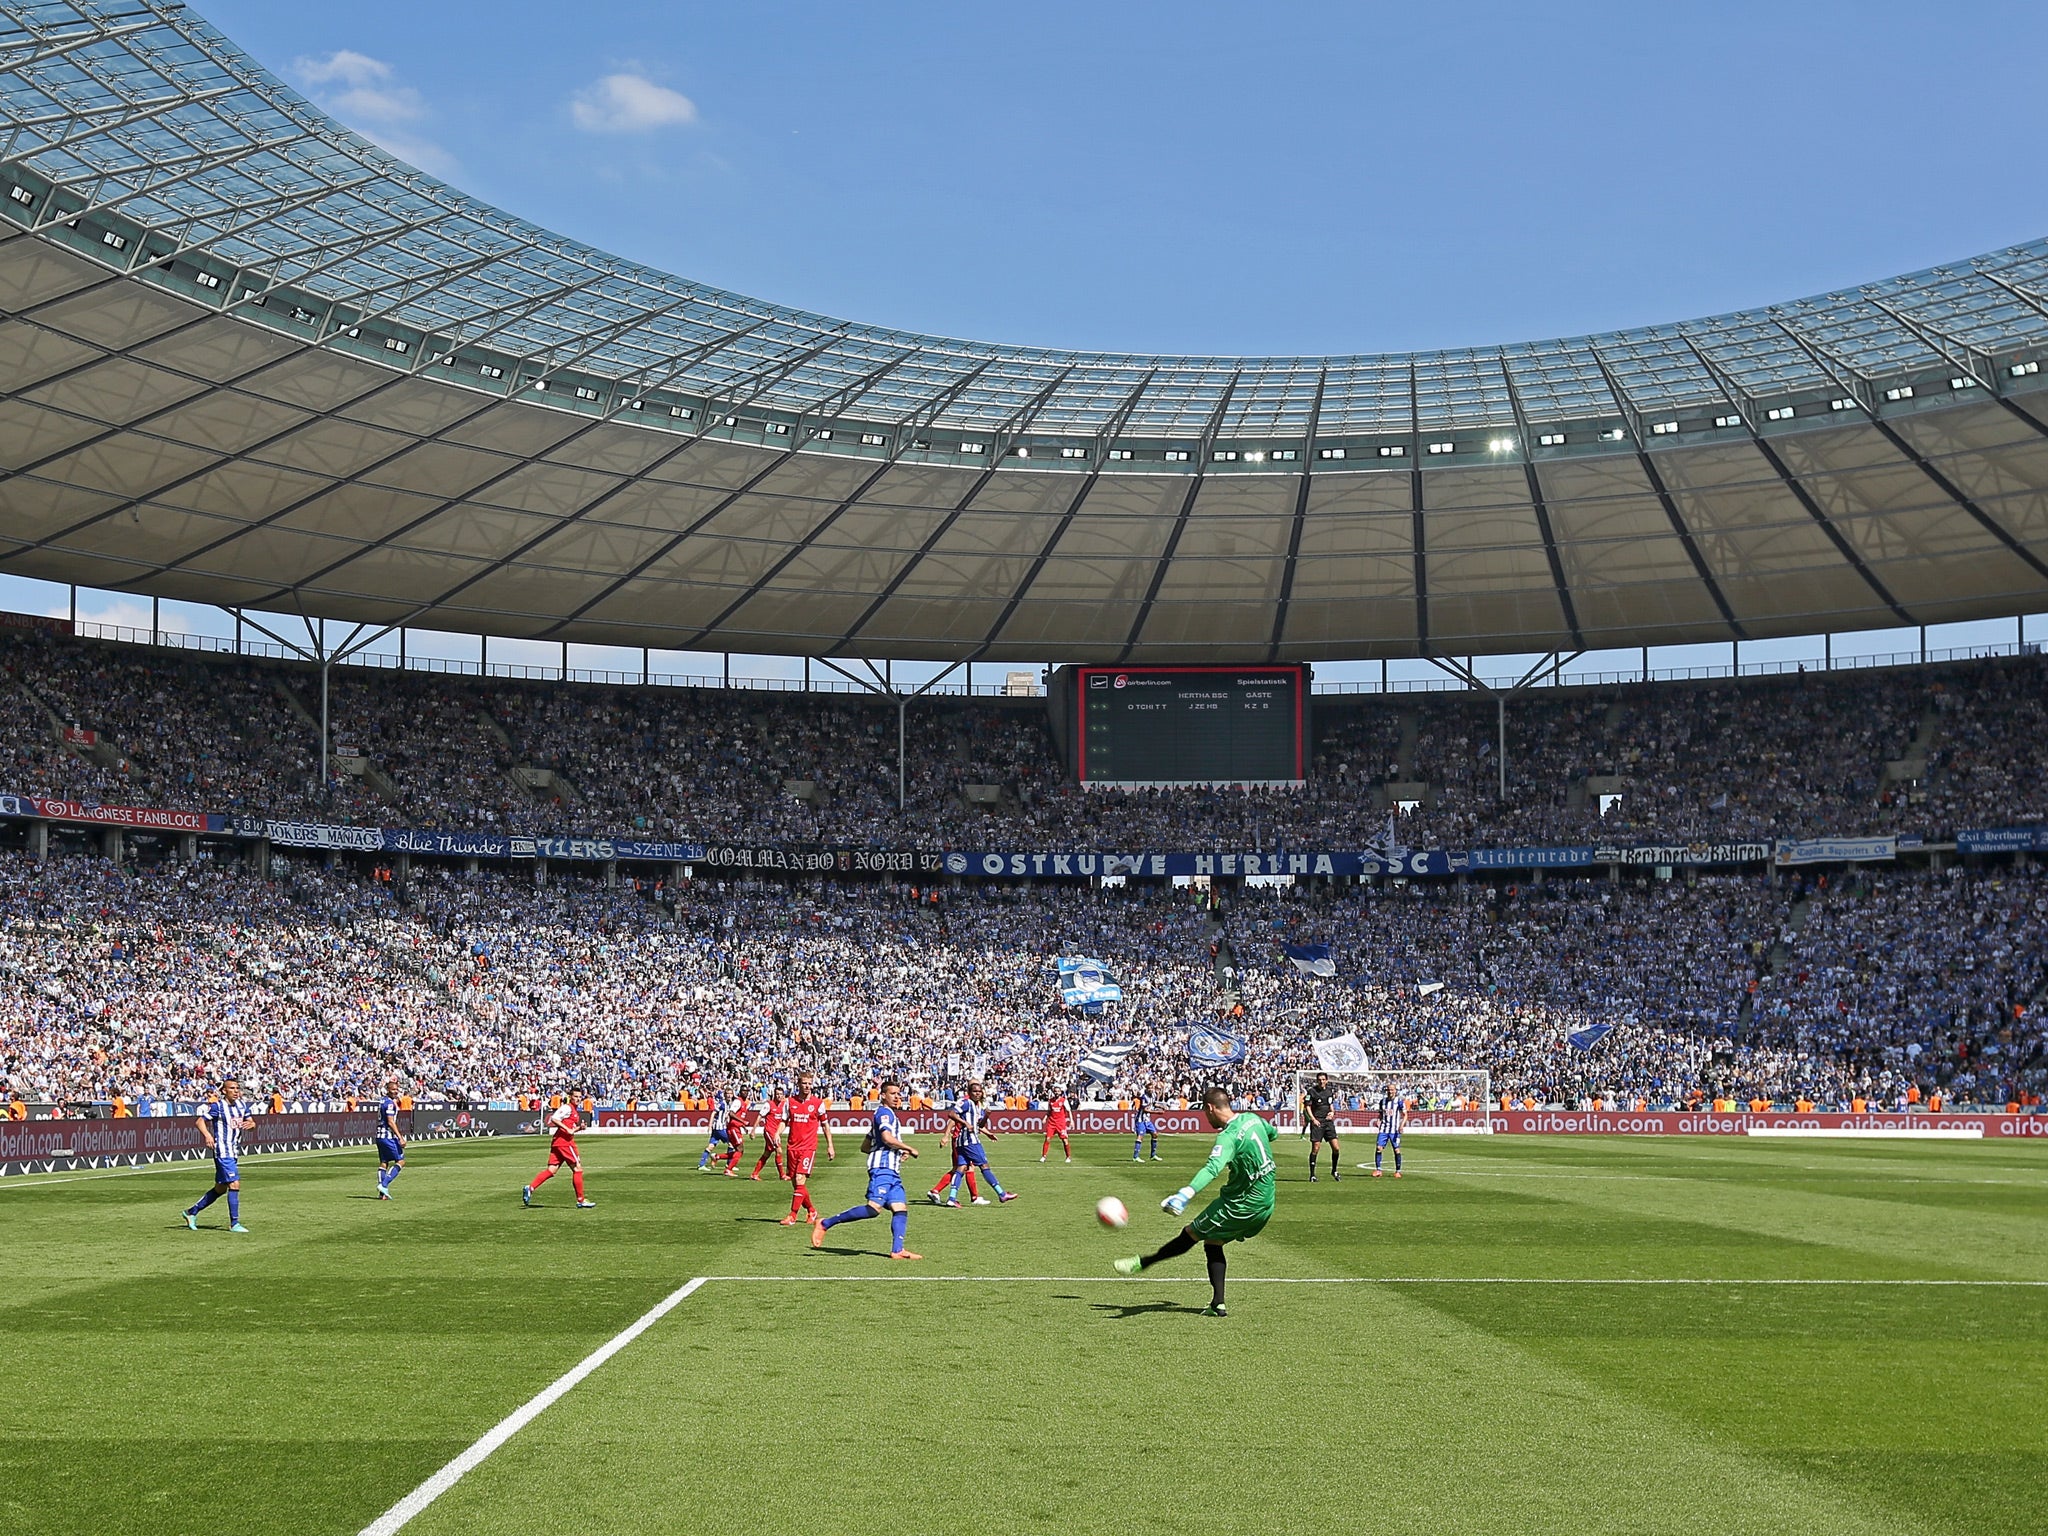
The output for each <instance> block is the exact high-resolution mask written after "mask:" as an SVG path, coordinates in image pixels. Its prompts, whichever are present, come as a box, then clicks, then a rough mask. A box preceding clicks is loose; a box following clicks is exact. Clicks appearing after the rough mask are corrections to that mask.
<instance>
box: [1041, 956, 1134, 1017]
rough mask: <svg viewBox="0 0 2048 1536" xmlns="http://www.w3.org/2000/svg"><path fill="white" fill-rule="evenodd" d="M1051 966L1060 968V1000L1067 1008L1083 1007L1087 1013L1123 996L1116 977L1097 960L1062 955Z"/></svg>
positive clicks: (1095, 1011) (1120, 1000) (1122, 998)
mask: <svg viewBox="0 0 2048 1536" xmlns="http://www.w3.org/2000/svg"><path fill="white" fill-rule="evenodd" d="M1053 966H1054V968H1055V969H1056V970H1058V972H1059V993H1060V1001H1061V1002H1063V1003H1065V1004H1066V1005H1067V1006H1068V1007H1069V1008H1085V1009H1087V1010H1088V1011H1089V1012H1090V1013H1100V1012H1101V1011H1102V1005H1103V1004H1104V1003H1120V1002H1122V1001H1123V1000H1124V989H1123V988H1122V987H1120V986H1118V985H1117V981H1116V977H1114V976H1112V975H1111V974H1110V971H1109V967H1108V966H1106V965H1104V964H1103V963H1102V962H1101V961H1100V960H1090V959H1088V958H1086V957H1084V956H1079V955H1061V956H1060V957H1059V958H1058V959H1057V960H1055V961H1053Z"/></svg>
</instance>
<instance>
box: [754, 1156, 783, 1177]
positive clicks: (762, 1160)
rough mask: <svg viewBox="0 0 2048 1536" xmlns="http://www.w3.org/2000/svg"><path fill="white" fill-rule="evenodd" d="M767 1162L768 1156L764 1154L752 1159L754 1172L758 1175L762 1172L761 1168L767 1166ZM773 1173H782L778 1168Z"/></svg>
mask: <svg viewBox="0 0 2048 1536" xmlns="http://www.w3.org/2000/svg"><path fill="white" fill-rule="evenodd" d="M767 1162H768V1154H767V1153H766V1152H763V1153H762V1154H761V1155H760V1156H759V1157H757V1158H755V1159H754V1172H756V1173H759V1172H760V1171H761V1170H762V1168H764V1167H765V1166H767ZM775 1171H776V1172H777V1173H780V1172H782V1169H781V1168H780V1167H779V1166H778V1167H777V1168H776V1170H775Z"/></svg>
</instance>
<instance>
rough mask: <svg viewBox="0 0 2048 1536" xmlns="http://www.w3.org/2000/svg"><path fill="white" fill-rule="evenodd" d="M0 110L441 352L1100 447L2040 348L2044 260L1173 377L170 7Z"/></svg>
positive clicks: (38, 146)
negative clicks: (339, 88)
mask: <svg viewBox="0 0 2048 1536" xmlns="http://www.w3.org/2000/svg"><path fill="white" fill-rule="evenodd" d="M0 116H4V118H5V122H6V128H7V131H6V139H5V142H4V146H0V164H8V165H12V166H14V167H17V168H18V169H19V170H20V171H22V172H26V173H28V174H30V175H32V176H34V177H35V178H37V179H39V180H40V181H42V182H45V183H48V184H51V185H55V186H59V187H62V188H65V189H66V190H67V191H68V192H70V193H72V194H74V195H75V196H77V197H80V198H83V199H84V200H85V203H86V205H87V207H88V208H90V209H92V210H96V211H101V212H104V213H106V214H108V215H110V216H118V217H120V218H122V219H125V220H129V221H132V222H133V223H135V224H137V225H140V226H142V227H144V228H147V229H149V230H151V231H153V232H155V234H156V235H157V236H159V237H162V238H165V239H168V240H169V241H172V242H174V247H173V248H174V249H175V250H177V251H185V252H195V253H196V252H204V253H206V254H207V255H208V256H210V257H211V258H213V259H216V260H218V261H221V262H224V263H226V264H228V265H230V266H232V267H236V268H240V269H242V270H243V271H244V272H245V273H247V274H250V277H251V280H254V281H259V282H261V283H263V284H265V285H273V284H274V285H278V286H282V287H285V288H288V289H291V290H292V291H294V292H296V293H301V294H304V295H307V296H309V297H312V298H314V299H317V300H319V301H322V302H324V303H328V304H332V305H336V306H341V307H342V308H344V309H346V310H347V311H348V312H350V313H351V314H352V315H358V316H364V317H375V318H378V319H381V320H385V321H388V322H390V323H391V324H393V325H395V326H399V327H405V328H410V329H412V330H416V331H418V332H420V333H422V334H423V335H426V336H431V337H433V338H435V339H436V343H437V346H440V347H466V348H478V349H489V350H490V351H492V352H494V353H502V354H505V355H508V356H510V357H513V358H517V359H520V360H522V361H523V363H524V364H525V365H527V366H530V367H532V368H533V369H535V370H538V371H542V372H546V371H552V370H576V371H579V372H582V373H586V374H591V375H597V376H602V377H606V378H611V379H615V380H617V381H618V382H619V384H620V385H621V386H622V387H624V388H626V389H628V390H644V389H655V388H665V389H673V390H677V391H681V392H685V393H694V394H699V395H704V396H711V397H716V398H718V399H720V400H735V401H737V400H744V401H747V402H749V403H752V404H755V405H757V406H758V407H760V408H762V409H767V410H772V411H782V412H788V413H793V414H797V415H804V414H811V415H822V414H837V415H852V416H858V417H861V418H870V417H871V418H873V419H875V420H876V421H881V422H890V423H895V422H917V423H920V424H922V425H926V426H936V427H941V428H953V429H959V430H962V431H968V432H990V433H993V432H999V431H1004V430H1012V431H1016V430H1024V429H1025V421H1026V418H1028V419H1029V422H1030V424H1031V425H1030V428H1029V429H1030V430H1033V431H1038V432H1044V433H1049V434H1056V435H1073V436H1077V437H1098V438H1099V437H1102V436H1104V435H1105V434H1110V433H1117V434H1121V435H1123V436H1125V437H1130V438H1138V439H1144V438H1160V437H1165V438H1199V437H1202V436H1203V435H1205V434H1209V433H1214V434H1216V435H1218V436H1219V437H1224V438H1236V437H1244V438H1256V437H1295V438H1300V437H1305V436H1306V435H1308V434H1309V433H1310V432H1311V431H1314V432H1316V433H1318V434H1322V435H1330V434H1337V435H1343V434H1386V433H1396V434H1409V433H1421V434H1427V433H1431V432H1442V433H1447V434H1448V433H1455V432H1459V431H1489V430H1495V429H1499V428H1502V427H1510V426H1513V425H1514V424H1515V422H1516V420H1517V416H1518V412H1519V417H1520V419H1521V420H1522V421H1523V422H1526V423H1528V424H1531V425H1537V426H1540V425H1542V424H1543V423H1545V422H1552V421H1565V420H1575V419H1576V420H1582V419H1584V418H1586V417H1588V416H1602V415H1610V414H1612V413H1614V412H1615V411H1616V410H1618V409H1619V410H1622V411H1624V412H1625V413H1632V414H1637V415H1645V416H1648V415H1657V414H1659V413H1662V412H1666V411H1672V410H1682V409H1685V408H1688V407H1694V406H1702V405H1708V404H1711V403H1713V402H1714V401H1716V400H1718V399H1721V398H1722V397H1724V396H1726V395H1729V394H1735V395H1740V396H1747V397H1752V398H1753V397H1756V396H1760V395H1766V394H1772V393H1778V392H1785V391H1798V390H1807V389H1813V390H1825V389H1829V388H1835V387H1839V386H1840V385H1841V384H1842V383H1843V382H1844V380H1845V379H1849V378H1854V379H1860V380H1864V381H1869V380H1873V379H1876V378H1879V377H1883V376H1886V375H1890V374H1895V373H1901V372H1911V371H1913V370H1916V369H1925V368H1931V367H1938V366H1942V365H1943V364H1944V363H1946V362H1953V361H1955V360H1957V359H1968V358H1977V359H1982V358H1984V357H1987V356H1989V355H1991V354H1994V353H1997V352H2000V351H2003V350H2011V349H2015V348H2020V347H2026V346H2030V345H2036V344H2044V343H2048V246H2044V245H2043V244H2042V243H2039V242H2036V243H2034V244H2030V245H2026V246H2021V247H2016V248H2014V249H2011V250H2007V251H2002V252H1996V253H1993V254H1990V255H1986V256H1981V257H1978V258H1975V259H1973V260H1969V261H1963V262H1959V263H1955V264H1952V265H1950V266H1947V267H1942V268H1938V269H1935V270H1933V271H1930V272H1923V273H1916V274H1911V275H1908V276H1903V277H1897V278H1890V279H1886V280H1884V281H1881V282H1876V283H1871V284H1867V285H1865V286H1864V287H1862V288H1857V289H1851V290H1844V291H1842V292H1839V293H1833V294H1828V295H1824V296H1821V297H1818V298H1812V299H1805V300H1800V301H1797V302H1793V303H1787V304H1784V305H1779V306H1774V307H1772V308H1770V309H1768V310H1763V311H1756V312H1751V313H1744V314H1733V315H1726V316H1721V317H1718V318H1715V319H1708V320H1700V321H1693V322H1688V323H1686V324H1683V325H1674V326H1665V327H1653V328H1648V329H1643V330H1638V331H1632V332H1625V333H1619V334H1616V335H1612V336H1603V337H1578V338H1568V339H1563V340H1557V341H1542V342H1527V343H1520V344H1516V345H1512V346H1509V347H1506V348H1504V349H1499V350H1494V351H1487V350H1480V351H1470V352H1425V353H1419V354H1415V355H1413V356H1409V355H1400V356H1391V355H1389V356H1332V357H1266V358H1225V357H1154V356H1136V355H1131V354H1125V353H1085V352H1078V353H1077V352H1062V351H1054V350H1046V349H1038V348H1030V347H1017V346H1000V345H994V344H991V343H986V342H977V341H965V340H958V339H952V338H945V337H937V336H927V335H919V334H916V333H912V332H905V331H898V330H893V329H889V328H885V327H877V326H869V325H861V324H857V323H853V322H849V321H840V320H834V319H831V318H829V317H827V316H822V315H815V314H810V313H806V312H805V311H802V310H798V309H793V308H790V307H788V306H785V305H779V304H772V303H768V302H765V301H762V300H759V299H753V298H748V297H746V296H744V295H740V294H735V293H729V292H724V291H721V290H719V289H715V288H711V287H708V286H706V285H704V284H701V283H694V282H691V281H689V280H687V279H685V278H681V277H676V276H673V275H671V274H669V273H666V272H662V271H658V270H656V269H654V268H651V267H648V266H645V265H642V264H639V263H635V262H630V261H626V260H623V259H621V258H619V257H616V256H612V255H608V254H606V253H605V252H602V251H598V250H594V249H592V248H591V247H589V246H586V245H583V244H581V243H579V242H577V241H575V240H572V239H569V238H567V237H565V236H562V235H558V234H555V233H553V232H551V231H548V230H545V229H542V228H539V227H537V226H535V225H532V224H530V223H528V222H526V221H525V220H522V219H519V218H516V217H514V216H513V215H511V214H508V213H505V212H503V211H502V210H499V209H496V208H493V207H490V206H489V205H487V204H484V203H482V202H479V201H477V200H476V199H474V198H471V197H468V196H466V195H464V194H463V193H461V192H459V191H457V190H456V189H454V188H452V187H449V186H447V185H446V184H444V183H442V182H440V181H438V180H436V179H435V178H433V177H431V176H428V175H426V174H424V173H423V172H421V171H419V170H417V169H415V168H413V167H411V166H408V165H406V164H404V163H402V162H401V161H399V160H397V159H395V158H393V157H392V156H391V155H389V154H387V153H386V152H384V151H383V150H381V149H378V148H377V147H376V146H374V145H372V144H370V143H368V142H367V141H365V140H364V139H362V138H360V137H358V136H357V135H355V134H353V133H351V132H349V131H348V130H347V129H345V128H343V127H341V126H340V125H339V124H337V123H335V122H333V121H332V120H331V119H329V118H328V117H326V116H325V115H324V114H323V113H322V112H320V111H319V109H317V108H316V107H314V106H313V105H312V104H310V103H309V102H307V101H306V100H305V99H304V98H302V97H301V96H299V95H298V94H297V93H295V92H294V91H292V90H291V89H290V88H289V87H287V86H285V85H284V84H283V83H281V82H280V81H278V80H277V79H275V78H273V77H272V76H271V75H270V74H269V73H268V72H267V71H265V70H264V69H263V68H262V67H261V66H260V65H258V64H257V63H256V62H254V61H253V60H252V59H250V58H249V57H248V56H247V55H246V54H244V53H243V52H241V50H239V49H238V48H236V47H235V46H234V44H232V43H231V42H229V41H228V40H227V39H226V38H225V37H223V36H222V35H221V34H220V33H219V32H217V31H216V30H214V28H212V27H211V26H209V25H208V24H207V23H206V22H205V21H204V20H203V19H202V18H201V17H199V16H197V15H195V14H194V13H193V12H192V11H190V10H189V9H187V8H185V7H183V6H180V5H176V4H172V3H169V0H103V3H95V0H51V3H15V4H11V5H8V6H6V7H5V8H4V14H0ZM1510 383H1512V390H1511V389H1510ZM1866 393H1867V391H1866ZM1617 395H1619V397H1620V398H1619V399H1617Z"/></svg>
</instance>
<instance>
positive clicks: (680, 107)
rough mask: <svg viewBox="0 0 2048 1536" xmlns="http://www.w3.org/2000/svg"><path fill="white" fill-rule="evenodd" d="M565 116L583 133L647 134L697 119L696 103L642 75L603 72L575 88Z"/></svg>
mask: <svg viewBox="0 0 2048 1536" xmlns="http://www.w3.org/2000/svg"><path fill="white" fill-rule="evenodd" d="M569 116H570V118H571V119H572V120H573V121H574V122H575V124H576V126H577V127H578V128H581V129H582V130H583V131H584V132H585V133H649V132H652V131H653V130H654V129H656V128H673V127H678V126H681V125H682V124H684V123H694V122H695V121H696V120H697V107H696V103H694V102H692V101H691V100H690V98H689V97H687V96H685V95H683V94H682V93H680V92H678V91H672V90H670V89H669V88H668V87H667V86H665V85H656V84H655V83H654V82H653V81H652V80H649V79H648V78H647V77H646V76H645V75H631V74H618V75H606V76H605V77H604V78H603V79H601V80H599V81H598V82H597V83H596V84H594V85H592V86H589V87H588V88H586V89H584V90H581V91H578V92H577V93H576V96H575V99H574V100H572V101H571V102H570V103H569Z"/></svg>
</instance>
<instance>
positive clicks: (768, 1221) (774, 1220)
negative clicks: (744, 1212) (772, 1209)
mask: <svg viewBox="0 0 2048 1536" xmlns="http://www.w3.org/2000/svg"><path fill="white" fill-rule="evenodd" d="M733 1220H734V1221H750V1222H753V1223H755V1224H756V1225H758V1226H765V1227H779V1226H781V1225H782V1218H781V1217H780V1216H735V1217H733ZM804 1226H805V1228H806V1229H807V1230H808V1228H809V1227H810V1223H809V1222H805V1223H804Z"/></svg>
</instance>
